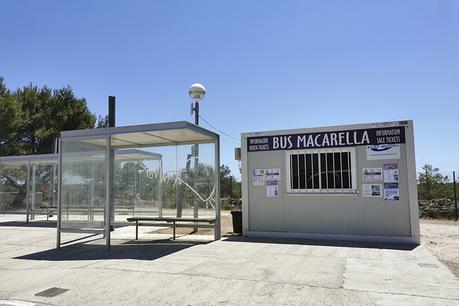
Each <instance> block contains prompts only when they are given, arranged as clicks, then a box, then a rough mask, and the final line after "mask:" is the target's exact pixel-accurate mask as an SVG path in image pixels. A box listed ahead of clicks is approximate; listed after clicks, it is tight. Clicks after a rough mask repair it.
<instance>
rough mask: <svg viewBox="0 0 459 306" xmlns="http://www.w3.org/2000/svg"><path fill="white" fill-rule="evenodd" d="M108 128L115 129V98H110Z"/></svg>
mask: <svg viewBox="0 0 459 306" xmlns="http://www.w3.org/2000/svg"><path fill="white" fill-rule="evenodd" d="M108 127H115V97H114V96H108Z"/></svg>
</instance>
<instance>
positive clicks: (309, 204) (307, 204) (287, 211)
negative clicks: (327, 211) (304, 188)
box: [284, 195, 323, 233]
mask: <svg viewBox="0 0 459 306" xmlns="http://www.w3.org/2000/svg"><path fill="white" fill-rule="evenodd" d="M284 217H285V229H286V230H287V231H288V232H298V233H322V232H323V212H322V196H321V195H308V196H304V195H285V196H284Z"/></svg>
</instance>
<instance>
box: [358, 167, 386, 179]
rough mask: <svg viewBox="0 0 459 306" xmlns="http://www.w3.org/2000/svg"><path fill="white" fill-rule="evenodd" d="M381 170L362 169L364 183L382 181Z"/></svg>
mask: <svg viewBox="0 0 459 306" xmlns="http://www.w3.org/2000/svg"><path fill="white" fill-rule="evenodd" d="M382 178H383V171H382V168H363V180H364V181H382Z"/></svg>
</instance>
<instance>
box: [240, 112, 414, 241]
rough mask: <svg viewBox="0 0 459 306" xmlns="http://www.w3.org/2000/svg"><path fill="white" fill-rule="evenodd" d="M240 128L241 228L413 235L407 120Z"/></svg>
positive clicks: (352, 236) (335, 235) (373, 237)
mask: <svg viewBox="0 0 459 306" xmlns="http://www.w3.org/2000/svg"><path fill="white" fill-rule="evenodd" d="M241 136H242V137H241V141H242V144H241V160H242V200H243V202H242V215H243V234H244V235H245V236H271V237H302V238H313V239H315V238H318V239H339V240H361V241H379V242H407V243H419V236H420V235H419V214H418V200H417V187H416V168H415V152H414V139H413V122H412V121H411V120H408V121H393V122H383V123H368V124H356V125H346V126H330V127H320V128H303V129H293V130H279V131H267V132H253V133H242V135H241Z"/></svg>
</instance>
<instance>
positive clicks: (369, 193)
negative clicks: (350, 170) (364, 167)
mask: <svg viewBox="0 0 459 306" xmlns="http://www.w3.org/2000/svg"><path fill="white" fill-rule="evenodd" d="M381 190H382V185H381V184H362V197H365V198H374V197H380V196H382V192H381Z"/></svg>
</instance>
